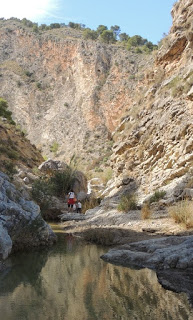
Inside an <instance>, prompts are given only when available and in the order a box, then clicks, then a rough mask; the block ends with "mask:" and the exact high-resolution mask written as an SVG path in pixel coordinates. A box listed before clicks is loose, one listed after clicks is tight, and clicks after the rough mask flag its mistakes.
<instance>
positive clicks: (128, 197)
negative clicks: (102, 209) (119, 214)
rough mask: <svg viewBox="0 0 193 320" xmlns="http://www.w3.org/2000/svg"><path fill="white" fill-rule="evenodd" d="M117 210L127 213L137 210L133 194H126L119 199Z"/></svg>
mask: <svg viewBox="0 0 193 320" xmlns="http://www.w3.org/2000/svg"><path fill="white" fill-rule="evenodd" d="M117 209H118V210H119V211H124V212H127V211H129V210H135V209H137V203H136V199H135V195H134V194H130V193H127V194H125V195H123V196H122V197H121V200H120V202H119V204H118V207H117Z"/></svg>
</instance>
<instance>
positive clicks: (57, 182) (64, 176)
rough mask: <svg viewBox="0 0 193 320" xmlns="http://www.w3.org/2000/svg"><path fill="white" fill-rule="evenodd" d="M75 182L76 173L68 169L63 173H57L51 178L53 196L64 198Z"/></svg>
mask: <svg viewBox="0 0 193 320" xmlns="http://www.w3.org/2000/svg"><path fill="white" fill-rule="evenodd" d="M74 181H75V174H74V171H73V170H72V169H71V168H70V167H68V168H66V170H64V171H62V172H55V173H54V175H53V176H52V177H51V178H50V181H49V182H50V183H51V185H52V190H53V194H54V195H56V196H62V195H65V194H67V193H68V192H69V191H70V189H72V186H73V184H74Z"/></svg>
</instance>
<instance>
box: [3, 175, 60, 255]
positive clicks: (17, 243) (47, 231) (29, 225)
mask: <svg viewBox="0 0 193 320" xmlns="http://www.w3.org/2000/svg"><path fill="white" fill-rule="evenodd" d="M55 241H56V236H55V234H54V233H53V231H52V229H51V228H50V226H49V225H48V224H47V223H46V222H45V221H44V220H43V219H42V217H41V215H40V208H39V206H38V205H37V204H35V203H34V202H33V201H29V200H26V199H25V198H24V197H22V195H21V193H20V192H19V191H18V190H16V188H15V186H14V185H13V184H12V183H10V181H9V178H8V176H7V175H5V174H3V173H1V172H0V258H2V259H5V258H7V257H8V255H9V254H10V253H11V252H12V251H13V250H19V249H25V248H29V247H36V246H42V245H50V244H53V242H55Z"/></svg>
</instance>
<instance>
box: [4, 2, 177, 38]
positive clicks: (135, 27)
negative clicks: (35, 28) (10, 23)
mask: <svg viewBox="0 0 193 320" xmlns="http://www.w3.org/2000/svg"><path fill="white" fill-rule="evenodd" d="M173 4H174V0H116V1H115V0H32V1H28V0H5V1H1V3H0V17H4V18H10V17H17V18H20V19H22V18H24V17H25V18H27V19H30V20H32V21H33V22H38V23H39V24H41V23H46V24H50V23H53V22H60V23H66V24H68V23H69V21H71V22H76V23H82V24H85V25H86V26H87V27H90V28H91V29H96V28H97V27H98V25H100V24H103V25H105V26H107V27H108V28H110V27H111V26H114V25H118V26H120V28H121V32H126V33H127V34H128V35H129V36H133V35H135V34H138V35H140V36H142V37H143V38H147V39H148V40H150V41H152V42H153V43H155V44H156V43H157V42H158V41H159V40H160V39H161V38H162V36H163V33H168V32H169V29H170V27H171V25H172V18H171V14H170V11H171V9H172V6H173Z"/></svg>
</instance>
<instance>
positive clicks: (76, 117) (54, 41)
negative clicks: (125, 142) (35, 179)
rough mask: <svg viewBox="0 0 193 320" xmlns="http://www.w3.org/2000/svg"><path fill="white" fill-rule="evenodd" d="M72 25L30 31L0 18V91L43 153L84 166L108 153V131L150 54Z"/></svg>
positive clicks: (130, 95) (127, 101) (129, 97)
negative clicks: (91, 37)
mask: <svg viewBox="0 0 193 320" xmlns="http://www.w3.org/2000/svg"><path fill="white" fill-rule="evenodd" d="M72 31H73V30H69V28H67V27H66V28H62V29H61V30H60V29H58V30H49V31H44V32H41V33H39V34H36V33H33V32H32V31H31V29H29V28H27V27H24V26H23V25H22V24H21V22H18V21H15V20H7V21H1V22H0V38H1V46H0V73H1V77H0V95H2V96H3V97H4V98H5V99H7V100H8V103H9V105H10V109H11V111H12V112H13V116H14V119H15V120H17V122H19V123H20V125H21V126H22V128H24V129H26V131H27V134H28V138H29V139H30V140H31V141H32V143H34V144H35V145H36V146H38V147H39V148H41V149H42V150H43V153H44V154H46V155H48V156H49V157H50V156H52V157H57V158H58V159H59V160H66V161H67V160H69V159H71V158H72V157H73V156H74V158H75V157H76V158H78V159H80V160H81V162H84V163H86V164H88V161H89V162H90V160H92V159H96V158H99V157H102V158H103V157H104V156H105V154H106V153H109V152H110V151H111V150H110V149H111V141H110V140H111V133H112V131H114V129H115V127H116V126H117V124H118V123H119V121H120V118H121V117H122V115H123V113H124V111H125V110H126V109H127V108H129V106H130V105H131V104H132V102H133V100H134V99H135V97H134V96H133V90H134V88H135V87H136V85H137V83H138V80H139V79H140V78H141V77H143V74H144V69H145V68H147V64H149V61H152V57H151V56H150V55H139V54H134V53H131V52H129V51H127V50H125V49H123V47H119V46H117V45H105V44H101V43H99V42H94V41H84V40H83V39H82V37H81V32H78V31H77V33H75V34H74V33H72ZM84 160H85V161H84Z"/></svg>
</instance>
